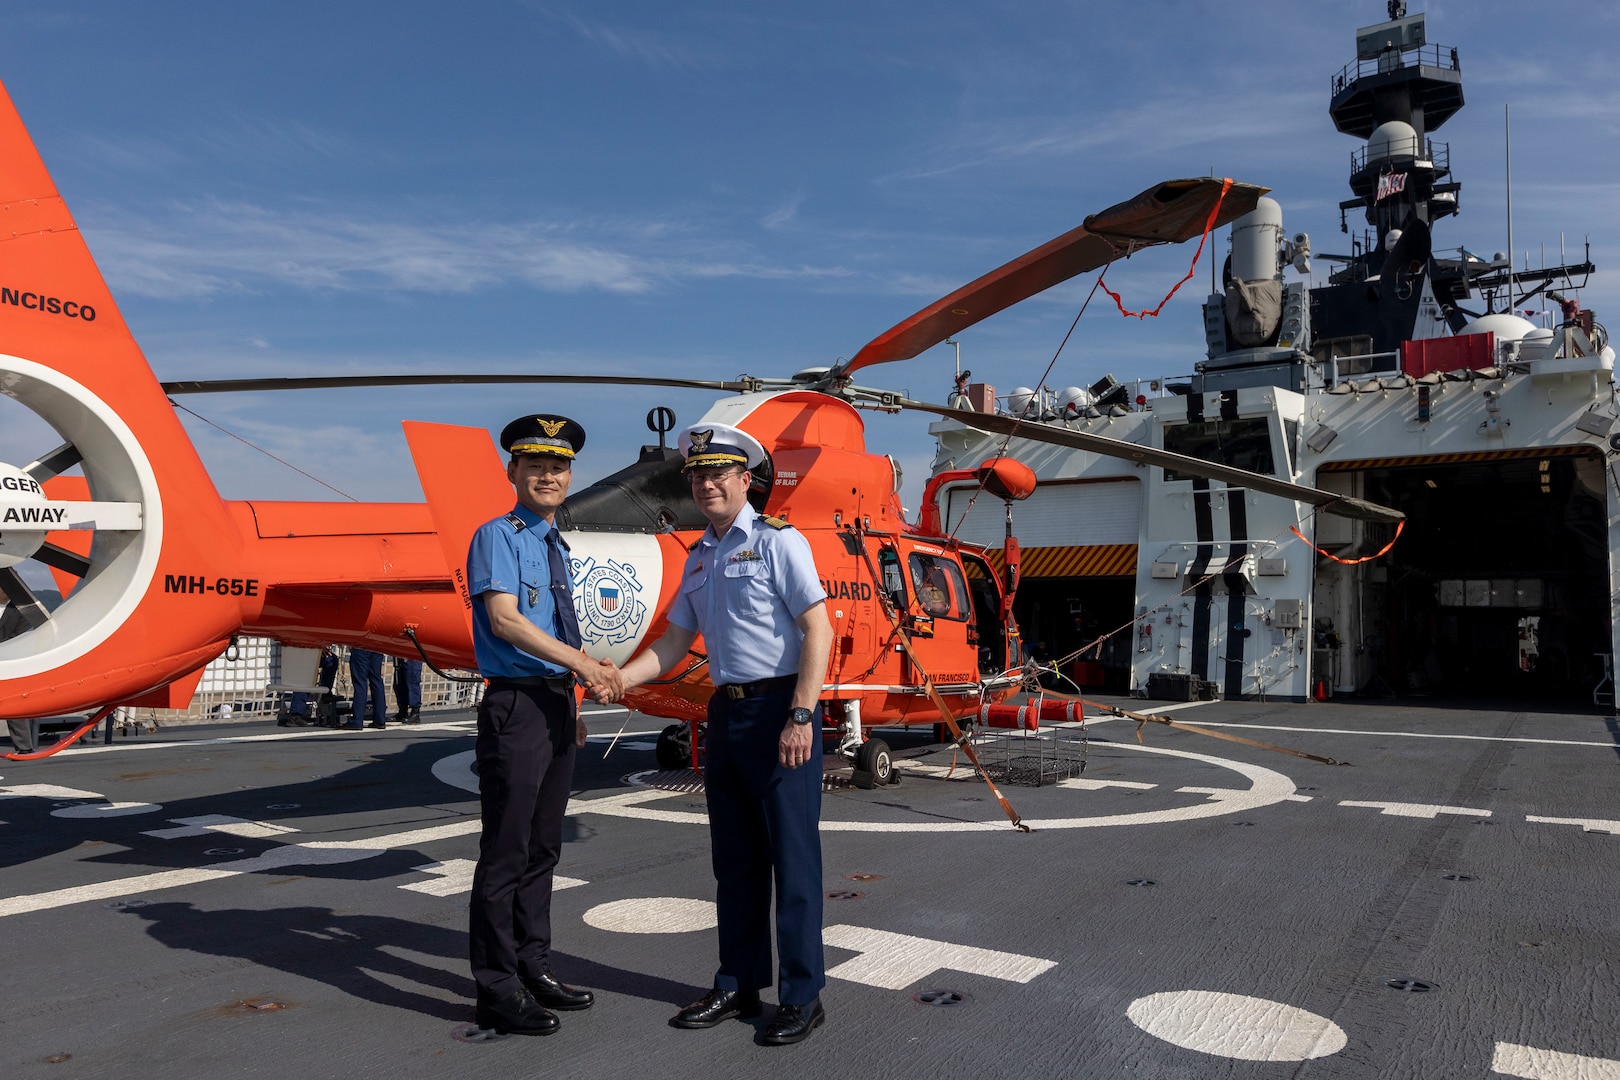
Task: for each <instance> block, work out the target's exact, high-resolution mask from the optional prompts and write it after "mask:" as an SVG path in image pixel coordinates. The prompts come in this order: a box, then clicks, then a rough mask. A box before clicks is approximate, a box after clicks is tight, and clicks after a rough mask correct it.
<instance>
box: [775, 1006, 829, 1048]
mask: <svg viewBox="0 0 1620 1080" xmlns="http://www.w3.org/2000/svg"><path fill="white" fill-rule="evenodd" d="M826 1022H827V1010H826V1009H823V1008H822V1007H821V999H820V998H816V1000H814V1001H812V1002H811V1003H810V1004H808V1005H778V1006H777V1007H776V1015H775V1016H774V1017H772V1018H771V1026H770V1027H768V1028H766V1029H765V1034H764V1035H763V1036H762V1037H761V1038H760V1041H761V1042H763V1043H764V1044H765V1045H766V1046H789V1045H791V1044H793V1043H796V1042H804V1040H806V1039H808V1038H809V1037H810V1033H811V1032H812V1031H814V1030H816V1028H818V1027H820V1026H821V1025H822V1024H824V1023H826Z"/></svg>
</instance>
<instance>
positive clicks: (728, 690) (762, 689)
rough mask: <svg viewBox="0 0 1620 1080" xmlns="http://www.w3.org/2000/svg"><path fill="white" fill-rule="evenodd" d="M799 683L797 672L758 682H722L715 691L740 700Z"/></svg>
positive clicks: (774, 691) (771, 692)
mask: <svg viewBox="0 0 1620 1080" xmlns="http://www.w3.org/2000/svg"><path fill="white" fill-rule="evenodd" d="M798 684H799V676H798V674H797V673H795V674H792V675H776V676H773V677H772V678H769V679H761V680H759V681H758V682H744V683H724V684H722V685H720V686H717V687H715V688H714V689H715V692H716V693H721V694H724V695H726V697H728V698H730V699H731V700H732V701H741V700H742V699H743V698H751V697H764V696H765V695H766V694H774V693H778V692H780V691H783V690H791V689H793V688H794V687H795V686H797V685H798Z"/></svg>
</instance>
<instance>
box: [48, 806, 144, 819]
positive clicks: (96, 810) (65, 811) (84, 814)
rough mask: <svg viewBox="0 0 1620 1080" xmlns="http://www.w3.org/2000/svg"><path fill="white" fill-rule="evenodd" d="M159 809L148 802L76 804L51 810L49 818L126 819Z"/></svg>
mask: <svg viewBox="0 0 1620 1080" xmlns="http://www.w3.org/2000/svg"><path fill="white" fill-rule="evenodd" d="M161 809H163V807H162V806H161V805H159V804H158V803H149V802H97V803H78V804H76V805H74V806H64V807H62V808H61V809H60V810H52V811H51V817H65V818H104V817H128V816H129V815H131V814H155V813H157V812H158V811H159V810H161Z"/></svg>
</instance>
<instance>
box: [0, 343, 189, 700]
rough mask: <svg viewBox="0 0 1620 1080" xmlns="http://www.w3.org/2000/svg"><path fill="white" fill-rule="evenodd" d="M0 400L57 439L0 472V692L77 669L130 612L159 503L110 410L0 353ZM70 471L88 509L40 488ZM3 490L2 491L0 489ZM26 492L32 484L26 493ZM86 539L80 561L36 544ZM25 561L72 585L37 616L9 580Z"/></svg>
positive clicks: (150, 561)
mask: <svg viewBox="0 0 1620 1080" xmlns="http://www.w3.org/2000/svg"><path fill="white" fill-rule="evenodd" d="M0 394H4V395H5V396H6V397H9V398H11V399H13V400H14V401H16V402H18V403H19V404H21V405H22V406H24V407H25V408H27V409H29V410H30V411H31V412H33V413H34V414H35V415H36V416H37V417H39V419H40V420H42V421H44V422H45V423H46V424H48V425H49V426H50V427H51V428H52V429H54V430H55V431H56V433H57V434H58V435H59V436H60V437H61V439H62V445H61V446H58V447H56V448H54V449H52V448H51V447H48V446H42V447H40V451H41V456H40V457H38V458H36V459H34V460H33V461H31V462H28V463H23V464H16V463H5V464H6V465H7V467H6V468H4V469H0V593H3V594H4V596H5V598H6V599H7V600H8V601H9V607H8V609H7V612H6V615H5V617H4V619H3V620H0V622H3V623H4V626H0V681H4V680H8V679H20V678H24V677H27V676H31V675H37V674H40V673H41V672H46V671H50V670H53V669H56V668H60V667H62V666H63V665H64V664H68V663H71V662H72V661H74V660H78V659H79V658H81V657H83V656H84V655H86V654H87V653H89V652H90V651H91V650H93V649H95V648H96V647H97V646H98V645H100V644H102V643H103V642H104V641H106V640H107V639H108V638H109V637H110V636H111V635H112V634H113V633H114V632H115V631H116V630H117V629H118V628H119V627H120V626H121V625H123V623H124V622H125V620H126V619H128V618H129V617H130V615H131V614H132V613H133V612H134V611H135V608H136V607H137V605H139V603H140V601H141V598H142V597H143V596H144V595H145V594H146V591H147V588H148V586H149V585H150V584H151V581H152V577H153V574H154V573H156V570H157V565H158V555H159V552H160V551H161V549H162V543H163V503H162V499H161V497H160V495H159V493H158V484H157V477H156V475H155V474H154V472H153V470H152V465H151V462H150V461H149V460H148V459H147V456H146V453H145V451H144V450H143V449H142V448H141V445H140V443H139V441H137V439H136V438H135V435H134V432H132V431H131V430H130V428H129V425H128V424H126V423H125V422H124V421H123V420H122V419H120V418H119V416H118V413H117V412H116V411H115V410H114V409H113V407H112V406H110V405H109V404H107V402H106V401H104V400H102V399H101V398H100V397H98V396H97V395H96V394H95V393H93V392H91V391H90V390H89V389H88V388H87V387H85V386H84V385H83V384H81V383H79V382H77V381H75V380H73V379H71V378H69V377H68V376H66V375H63V374H62V373H60V372H58V371H54V370H52V369H51V368H49V367H46V366H45V365H43V364H39V363H35V362H34V361H31V360H26V359H23V358H22V357H18V356H9V355H4V354H0ZM76 464H77V465H81V466H82V468H83V470H84V476H85V480H86V481H87V483H88V485H89V489H90V500H89V501H81V500H71V501H70V500H57V499H51V498H50V497H49V493H48V492H47V491H46V490H44V488H43V485H44V484H45V483H46V481H48V480H50V479H51V478H52V477H54V476H56V475H58V474H60V473H62V472H65V471H66V470H68V469H71V468H72V467H73V466H74V465H76ZM8 481H9V483H8ZM31 484H36V485H41V487H40V488H38V489H35V488H33V487H31ZM64 530H72V531H80V530H84V531H89V532H91V533H92V536H93V539H92V541H91V544H90V552H89V555H88V556H81V555H78V554H76V553H74V552H72V551H68V550H65V549H64V548H61V547H59V546H56V545H53V544H49V543H47V542H46V534H47V533H49V532H57V531H64ZM29 560H32V561H34V562H38V563H41V564H44V565H47V566H53V567H55V568H56V569H59V570H66V571H67V572H68V573H70V574H73V575H76V576H77V577H78V578H79V582H78V584H77V585H76V586H75V587H74V588H73V589H72V590H71V591H70V592H69V594H68V595H67V597H66V599H64V600H63V602H62V603H61V605H60V606H58V607H57V608H56V610H55V611H47V610H46V609H45V607H44V605H43V604H41V603H39V601H38V598H37V597H35V595H34V593H33V590H32V589H31V588H30V587H29V586H28V585H27V584H26V582H25V581H24V579H23V576H22V575H21V574H20V573H19V567H20V566H21V564H23V563H24V562H26V561H29Z"/></svg>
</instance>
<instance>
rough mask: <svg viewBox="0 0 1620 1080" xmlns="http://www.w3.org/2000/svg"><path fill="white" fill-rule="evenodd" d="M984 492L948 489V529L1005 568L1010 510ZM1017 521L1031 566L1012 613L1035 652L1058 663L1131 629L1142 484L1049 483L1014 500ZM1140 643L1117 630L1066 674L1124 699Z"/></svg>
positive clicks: (1130, 480) (1023, 560) (1025, 564)
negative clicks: (1133, 650)
mask: <svg viewBox="0 0 1620 1080" xmlns="http://www.w3.org/2000/svg"><path fill="white" fill-rule="evenodd" d="M975 490H976V488H975V487H974V486H973V485H972V484H967V485H964V486H959V487H953V488H949V489H947V490H946V492H945V494H944V497H943V500H942V504H943V507H944V511H945V515H944V517H945V528H946V530H947V531H950V532H952V533H953V534H954V535H955V536H956V537H957V538H958V539H960V540H964V541H966V542H968V543H970V544H981V545H983V546H984V547H986V548H989V549H990V552H989V555H990V560H991V562H992V563H994V564H995V566H996V569H997V570H998V571H999V570H1000V569H1001V566H1002V561H1001V555H1002V547H1003V543H1004V536H1005V530H1006V521H1005V511H1004V506H1005V504H1004V503H1002V501H1001V500H1000V499H995V498H992V497H991V496H989V495H987V494H981V495H980V496H979V497H978V498H977V499H976V500H975V499H974V498H973V495H974V492H975ZM970 503H971V504H972V508H971V509H969V504H970ZM1012 521H1013V535H1014V536H1015V537H1017V539H1018V546H1019V549H1020V566H1021V567H1022V574H1021V582H1020V584H1019V587H1018V595H1017V597H1015V598H1014V601H1013V614H1014V616H1015V617H1016V618H1017V620H1018V632H1019V636H1020V637H1022V638H1023V642H1024V648H1025V649H1026V650H1032V651H1033V652H1034V655H1036V656H1037V658H1039V659H1042V660H1057V659H1060V658H1062V657H1065V656H1068V655H1069V654H1070V653H1072V652H1075V651H1076V650H1078V649H1080V648H1082V647H1083V646H1085V645H1087V644H1089V643H1091V642H1093V641H1095V640H1096V639H1098V638H1099V637H1102V636H1103V635H1104V634H1107V633H1108V632H1109V631H1111V630H1115V629H1117V628H1118V627H1120V626H1125V625H1128V624H1129V623H1130V621H1131V618H1132V614H1133V613H1134V611H1135V605H1136V547H1137V539H1138V537H1139V535H1140V533H1141V521H1142V485H1141V483H1140V482H1139V481H1138V480H1136V479H1135V478H1134V477H1124V478H1120V479H1115V480H1055V481H1053V480H1043V481H1041V482H1040V484H1039V485H1038V486H1037V487H1036V488H1035V493H1034V494H1033V495H1031V496H1030V497H1029V498H1027V499H1025V500H1024V501H1023V502H1017V503H1014V504H1013V509H1012ZM1132 640H1133V639H1132V637H1131V635H1130V634H1115V635H1113V636H1112V637H1110V638H1109V639H1108V640H1107V641H1106V642H1104V643H1103V645H1102V647H1101V649H1100V650H1099V651H1098V652H1096V653H1095V654H1093V653H1087V654H1086V655H1085V656H1084V657H1081V658H1079V659H1076V660H1072V661H1070V662H1068V663H1066V664H1064V665H1063V671H1064V674H1066V675H1068V676H1069V677H1070V678H1072V679H1073V680H1074V681H1075V682H1076V683H1078V684H1079V685H1081V686H1083V687H1086V688H1087V689H1096V690H1108V691H1113V692H1118V693H1124V692H1126V691H1127V690H1128V689H1129V686H1130V674H1131V642H1132Z"/></svg>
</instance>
